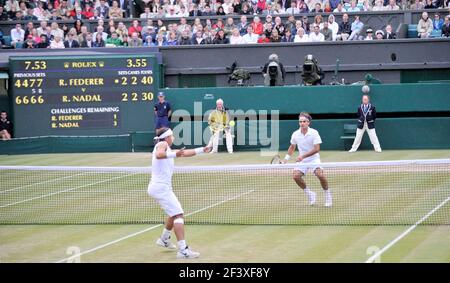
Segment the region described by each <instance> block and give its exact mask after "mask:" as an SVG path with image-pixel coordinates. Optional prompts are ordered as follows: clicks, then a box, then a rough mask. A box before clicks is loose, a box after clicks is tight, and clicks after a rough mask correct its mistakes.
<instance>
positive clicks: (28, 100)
mask: <svg viewBox="0 0 450 283" xmlns="http://www.w3.org/2000/svg"><path fill="white" fill-rule="evenodd" d="M15 102H16V104H17V105H30V104H31V105H34V104H44V102H45V101H44V97H43V96H42V95H32V96H29V95H24V96H20V95H18V96H16V99H15Z"/></svg>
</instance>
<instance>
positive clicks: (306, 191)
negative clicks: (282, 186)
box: [303, 187, 311, 195]
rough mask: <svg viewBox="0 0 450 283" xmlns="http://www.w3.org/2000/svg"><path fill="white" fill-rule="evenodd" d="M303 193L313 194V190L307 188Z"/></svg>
mask: <svg viewBox="0 0 450 283" xmlns="http://www.w3.org/2000/svg"><path fill="white" fill-rule="evenodd" d="M303 191H304V192H305V194H307V195H309V194H311V190H310V189H309V188H308V187H306V189H304V190H303Z"/></svg>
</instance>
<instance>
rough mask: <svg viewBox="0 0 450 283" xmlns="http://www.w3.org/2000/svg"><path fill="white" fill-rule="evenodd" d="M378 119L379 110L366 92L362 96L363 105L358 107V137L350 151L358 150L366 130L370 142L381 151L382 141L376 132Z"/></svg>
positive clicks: (377, 150)
mask: <svg viewBox="0 0 450 283" xmlns="http://www.w3.org/2000/svg"><path fill="white" fill-rule="evenodd" d="M376 119H377V111H376V109H375V106H374V105H373V104H371V103H370V97H369V96H368V95H367V94H365V95H363V97H362V103H361V105H360V106H359V107H358V128H357V129H356V137H355V140H354V141H353V145H352V148H351V149H350V150H349V152H356V151H357V150H358V147H359V145H360V144H361V140H362V137H363V135H364V132H365V131H367V133H368V134H369V138H370V142H371V143H372V145H373V148H374V149H375V151H376V152H381V147H380V142H379V141H378V137H377V133H376V132H375V120H376Z"/></svg>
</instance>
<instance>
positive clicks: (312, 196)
mask: <svg viewBox="0 0 450 283" xmlns="http://www.w3.org/2000/svg"><path fill="white" fill-rule="evenodd" d="M308 201H309V205H314V204H316V193H315V192H313V191H310V192H309V193H308Z"/></svg>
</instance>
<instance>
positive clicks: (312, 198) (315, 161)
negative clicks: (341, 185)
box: [283, 112, 332, 207]
mask: <svg viewBox="0 0 450 283" xmlns="http://www.w3.org/2000/svg"><path fill="white" fill-rule="evenodd" d="M299 124H300V128H299V129H298V130H297V131H295V132H294V133H293V134H292V136H291V145H290V146H289V149H288V152H287V154H286V156H285V158H284V160H283V163H286V162H287V161H288V160H289V159H290V158H291V156H292V154H293V153H294V151H295V148H296V147H298V150H299V155H298V157H297V160H296V161H297V164H298V165H300V166H298V167H296V168H294V172H293V178H294V181H295V182H296V183H297V185H298V186H299V187H300V188H302V189H303V191H304V192H305V194H306V195H307V197H308V201H309V204H310V205H314V204H315V203H316V193H315V192H313V191H312V190H311V189H310V188H309V187H308V186H307V185H306V183H305V180H303V176H305V175H306V174H307V173H308V171H309V170H312V171H313V172H314V175H316V177H317V178H318V179H319V181H320V184H321V185H322V189H323V190H324V192H325V206H326V207H330V206H332V198H331V192H330V190H329V188H328V180H327V178H326V177H325V175H324V173H323V169H322V167H320V155H319V151H320V144H321V143H322V139H321V138H320V135H319V132H318V131H317V130H315V129H313V128H310V127H309V125H310V124H311V116H310V115H309V114H308V113H306V112H302V113H300V115H299ZM309 163H310V164H311V166H310V167H308V166H304V165H305V164H309Z"/></svg>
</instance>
